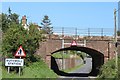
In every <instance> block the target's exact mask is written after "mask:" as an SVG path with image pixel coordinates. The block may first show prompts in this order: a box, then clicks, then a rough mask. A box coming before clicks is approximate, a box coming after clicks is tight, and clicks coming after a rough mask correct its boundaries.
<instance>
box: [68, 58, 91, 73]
mask: <svg viewBox="0 0 120 80" xmlns="http://www.w3.org/2000/svg"><path fill="white" fill-rule="evenodd" d="M85 61H86V63H85V64H84V65H83V66H81V67H80V68H79V69H77V70H74V71H72V72H69V73H90V71H91V69H92V58H85Z"/></svg>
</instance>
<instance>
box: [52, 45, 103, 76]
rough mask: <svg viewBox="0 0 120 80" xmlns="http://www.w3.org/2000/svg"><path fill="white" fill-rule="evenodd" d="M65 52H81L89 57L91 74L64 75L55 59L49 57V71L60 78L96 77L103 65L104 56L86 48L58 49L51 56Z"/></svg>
mask: <svg viewBox="0 0 120 80" xmlns="http://www.w3.org/2000/svg"><path fill="white" fill-rule="evenodd" d="M67 50H74V51H82V52H85V53H86V54H88V55H90V56H91V58H92V69H91V72H89V73H66V72H64V71H61V70H59V66H58V64H57V62H56V60H55V58H54V57H53V56H51V69H52V70H53V71H54V72H56V73H57V74H58V75H61V76H77V77H78V76H79V77H83V76H97V75H98V73H99V70H100V67H101V66H102V65H103V64H104V55H103V54H102V53H101V52H99V51H96V50H94V49H91V48H87V47H80V46H70V47H67V48H62V49H59V50H57V51H55V52H53V53H51V54H55V53H57V52H59V51H67ZM59 54H63V53H59ZM64 65H65V64H64Z"/></svg>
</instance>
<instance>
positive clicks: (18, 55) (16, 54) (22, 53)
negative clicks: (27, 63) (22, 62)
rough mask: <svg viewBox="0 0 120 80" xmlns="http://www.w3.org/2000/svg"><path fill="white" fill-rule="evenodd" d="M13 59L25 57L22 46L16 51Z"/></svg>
mask: <svg viewBox="0 0 120 80" xmlns="http://www.w3.org/2000/svg"><path fill="white" fill-rule="evenodd" d="M15 57H26V54H25V52H24V50H23V48H22V46H20V47H19V48H18V50H17V52H16V53H15Z"/></svg>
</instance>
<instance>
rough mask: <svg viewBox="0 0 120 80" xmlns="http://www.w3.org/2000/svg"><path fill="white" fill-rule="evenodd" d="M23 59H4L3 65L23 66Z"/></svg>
mask: <svg viewBox="0 0 120 80" xmlns="http://www.w3.org/2000/svg"><path fill="white" fill-rule="evenodd" d="M23 64H24V60H23V59H5V66H23Z"/></svg>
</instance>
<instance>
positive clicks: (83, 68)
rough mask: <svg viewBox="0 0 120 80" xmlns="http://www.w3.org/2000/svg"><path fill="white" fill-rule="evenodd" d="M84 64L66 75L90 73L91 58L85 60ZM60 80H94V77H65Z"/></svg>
mask: <svg viewBox="0 0 120 80" xmlns="http://www.w3.org/2000/svg"><path fill="white" fill-rule="evenodd" d="M85 61H86V63H85V64H84V65H83V66H81V67H80V68H78V69H76V70H74V71H71V72H68V73H90V71H91V69H92V58H85ZM60 78H70V79H72V80H95V77H92V76H89V77H66V76H60Z"/></svg>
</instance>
